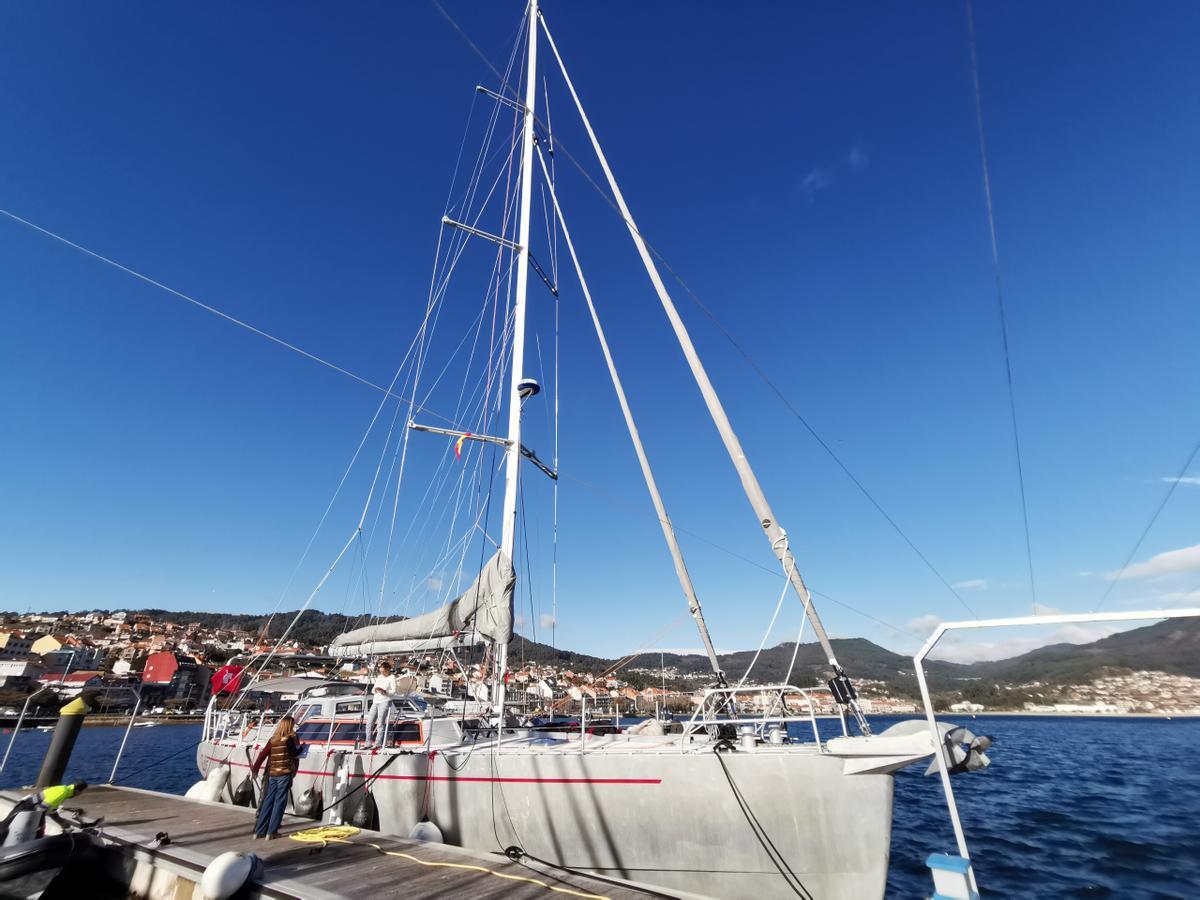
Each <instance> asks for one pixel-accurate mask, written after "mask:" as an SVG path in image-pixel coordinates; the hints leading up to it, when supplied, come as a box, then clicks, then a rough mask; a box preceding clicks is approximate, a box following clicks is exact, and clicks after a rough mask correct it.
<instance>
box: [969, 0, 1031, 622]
mask: <svg viewBox="0 0 1200 900" xmlns="http://www.w3.org/2000/svg"><path fill="white" fill-rule="evenodd" d="M966 6H967V35H968V41H969V43H970V47H971V84H972V86H973V87H974V89H975V128H976V132H977V133H978V135H979V162H980V166H981V168H982V171H983V196H984V199H985V200H986V201H987V223H988V236H989V237H990V238H991V243H992V273H993V275H994V276H995V280H996V309H997V310H998V312H999V314H1000V338H1001V343H1002V345H1003V347H1004V376H1005V380H1006V381H1007V383H1008V412H1009V418H1010V420H1011V422H1012V438H1013V453H1014V455H1015V456H1016V462H1017V487H1018V488H1019V490H1020V495H1021V523H1022V525H1023V526H1024V529H1025V561H1026V563H1027V564H1028V567H1029V596H1030V598H1031V599H1032V601H1033V602H1034V603H1037V583H1036V582H1035V581H1034V577H1033V543H1032V542H1031V541H1030V539H1029V503H1028V501H1027V500H1026V496H1025V467H1024V464H1023V463H1022V461H1021V433H1020V429H1018V427H1017V400H1016V395H1015V392H1014V391H1013V374H1012V357H1011V354H1010V353H1009V347H1008V316H1007V314H1006V312H1005V308H1004V287H1003V283H1002V281H1001V278H1000V250H999V245H998V244H997V241H996V211H995V208H994V206H993V204H992V178H991V165H990V163H989V162H988V152H987V135H986V133H985V132H984V127H983V92H982V91H981V90H980V88H979V54H978V53H977V52H976V49H975V10H974V6H973V4H972V2H971V0H966Z"/></svg>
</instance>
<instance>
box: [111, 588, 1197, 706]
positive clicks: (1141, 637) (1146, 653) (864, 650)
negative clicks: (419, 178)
mask: <svg viewBox="0 0 1200 900" xmlns="http://www.w3.org/2000/svg"><path fill="white" fill-rule="evenodd" d="M97 611H98V612H106V611H104V610H97ZM130 612H131V613H138V614H143V615H148V616H151V617H152V618H154V619H158V620H171V621H175V622H179V623H182V624H187V623H190V622H199V623H200V624H201V625H203V626H205V627H207V628H218V629H222V628H228V629H238V630H242V631H248V632H252V633H257V632H258V631H259V630H260V629H262V628H263V627H264V626H265V625H266V624H267V622H268V620H270V627H269V635H270V636H271V637H274V638H278V637H279V636H280V635H281V634H283V631H284V629H285V628H287V626H288V625H289V623H291V621H292V619H294V618H295V616H296V612H297V611H296V610H291V611H288V612H281V613H278V614H276V615H275V616H274V617H269V616H267V615H244V614H237V613H205V612H172V611H169V610H163V609H143V610H131V611H130ZM393 619H394V617H393ZM393 619H387V620H386V621H392V620H393ZM366 623H367V619H366V617H364V616H357V617H354V616H344V615H339V614H337V613H325V612H321V611H319V610H309V611H307V612H305V613H304V615H303V616H301V617H300V620H299V622H297V623H296V626H295V628H293V629H292V632H291V636H292V637H294V638H296V639H297V640H299V641H304V642H309V643H313V644H318V645H324V644H328V643H329V642H330V641H332V640H333V639H334V638H335V637H337V636H338V635H339V634H342V633H343V632H345V631H348V630H350V629H353V628H357V627H359V626H360V625H364V624H366ZM833 646H834V651H835V652H836V653H837V656H838V660H839V662H841V664H842V665H843V666H844V667H845V668H846V671H847V672H849V673H850V675H851V676H852V677H854V678H857V679H872V680H876V681H882V682H884V683H885V684H886V685H887V686H888V688H889V690H891V691H893V692H895V693H897V694H900V695H904V696H915V695H916V679H915V677H914V676H913V669H912V658H911V657H908V656H903V655H901V654H899V653H893V652H892V651H891V650H887V649H885V648H883V647H880V646H879V645H878V644H874V643H872V642H871V641H868V640H865V639H863V638H851V639H843V640H834V641H833ZM794 648H795V644H794V643H793V642H788V643H783V644H778V645H777V646H774V647H768V648H764V649H763V651H762V654H761V655H760V656H759V659H758V662H757V663H756V664H755V668H754V674H753V679H754V680H755V681H757V682H759V683H763V682H778V681H782V680H783V678H784V677H785V676H786V675H787V671H788V665H789V663H790V662H791V658H792V652H793V650H794ZM467 655H468V656H469V655H470V654H467ZM753 656H754V651H752V650H740V651H737V652H735V653H725V654H722V655H721V656H720V657H719V661H720V663H721V667H722V668H723V669H724V671H725V673H726V674H727V675H728V676H729V677H730V678H731V679H733V678H740V677H741V676H742V673H744V672H745V671H746V667H747V666H748V665H749V664H750V660H751V659H752V658H753ZM510 658H511V659H512V660H513V661H514V663H524V662H536V663H542V664H553V665H556V666H560V667H563V668H569V669H575V670H578V671H582V672H602V671H606V670H608V669H610V668H612V666H613V665H614V664H615V663H616V662H617V661H616V660H613V659H606V658H604V657H599V656H591V655H588V654H585V653H577V652H575V651H572V650H564V649H560V648H555V647H551V646H549V645H548V644H544V643H539V642H536V641H532V640H529V639H528V638H525V637H523V636H521V635H517V637H516V638H515V639H514V641H513V644H512V646H511V649H510ZM660 664H661V665H665V666H666V668H668V669H674V670H675V671H676V672H677V673H679V674H680V675H688V674H697V675H699V674H703V673H705V672H707V671H708V669H709V664H708V659H707V658H706V657H704V656H701V655H695V654H687V655H684V654H678V653H664V654H659V653H653V652H651V653H643V654H641V655H639V656H637V657H635V658H634V659H633V660H631V661H630V662H628V663H627V664H626V665H624V666H622V668H621V673H622V675H621V677H622V678H628V679H629V680H631V681H634V682H640V681H646V682H647V683H652V682H653V681H655V680H656V679H653V678H651V677H650V676H649V675H648V674H647V675H646V676H643V677H637V676H632V677H631V676H630V674H629V673H630V670H631V669H639V668H640V669H648V670H653V671H654V672H657V671H658V669H659V666H660ZM925 668H926V671H927V672H928V673H929V676H930V681H931V687H932V688H933V689H934V690H956V689H959V688H962V687H963V686H964V685H968V684H970V685H980V684H987V685H995V684H1001V683H1008V684H1024V683H1029V682H1033V681H1041V682H1043V683H1047V684H1057V685H1063V684H1079V683H1084V682H1087V681H1090V680H1091V679H1093V678H1094V677H1096V676H1098V675H1099V674H1101V672H1102V671H1104V670H1110V669H1148V670H1153V671H1160V672H1167V673H1171V674H1175V675H1188V676H1192V677H1198V678H1200V620H1195V619H1177V620H1170V621H1166V622H1160V623H1157V624H1155V625H1148V626H1146V627H1144V628H1136V629H1134V630H1132V631H1124V632H1121V633H1120V634H1115V635H1112V636H1111V637H1107V638H1103V639H1101V640H1098V641H1095V642H1094V643H1091V644H1054V645H1052V646H1049V647H1041V648H1039V649H1037V650H1033V651H1030V652H1029V653H1025V654H1022V655H1020V656H1016V657H1012V658H1011V659H1003V660H996V661H989V662H978V663H971V664H969V665H964V664H960V663H950V662H941V661H931V662H928V663H926V667H925ZM828 677H829V665H828V663H827V662H826V660H825V656H824V653H823V652H822V651H821V648H820V646H819V645H818V644H815V643H809V644H801V645H800V650H799V652H798V653H797V655H796V662H795V666H794V668H793V670H792V678H791V681H792V683H793V684H796V685H800V686H805V685H812V684H815V683H819V682H824V681H825V680H826V679H827V678H828Z"/></svg>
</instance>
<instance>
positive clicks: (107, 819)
mask: <svg viewBox="0 0 1200 900" xmlns="http://www.w3.org/2000/svg"><path fill="white" fill-rule="evenodd" d="M67 805H68V806H71V807H73V808H78V809H82V810H83V815H84V817H85V818H86V819H95V818H98V817H101V816H103V817H104V823H103V825H102V832H103V835H104V838H105V840H106V841H108V842H111V843H112V844H114V845H116V846H117V847H119V848H121V850H122V852H124V853H125V854H127V855H129V856H131V857H133V858H135V859H136V860H138V861H139V862H141V863H143V864H144V863H150V864H152V865H153V867H154V869H155V870H156V871H161V872H170V873H172V874H173V875H176V876H178V877H180V878H183V879H186V880H188V881H194V882H198V881H199V880H200V876H201V874H202V873H203V871H204V869H205V867H206V866H207V865H208V864H209V863H210V862H211V861H212V860H213V859H214V858H216V857H217V856H219V855H220V854H222V853H225V852H227V851H231V850H232V851H237V852H243V853H246V852H253V853H254V854H256V855H257V856H258V857H259V858H260V859H261V860H262V861H263V864H264V866H265V874H264V876H263V879H262V882H261V885H260V888H259V894H260V896H263V897H280V898H303V900H340V898H351V897H352V898H355V900H363V898H368V897H369V898H372V900H374V898H387V897H405V898H424V897H471V898H479V900H485V898H500V897H505V898H563V897H584V898H612V900H626V898H648V897H677V896H688V895H680V894H676V893H668V892H665V891H659V890H655V889H652V888H647V887H644V886H640V885H636V884H633V883H630V882H622V881H619V880H615V879H607V878H604V879H601V878H596V877H592V876H590V875H585V874H576V873H573V872H567V871H563V870H561V869H555V868H552V867H548V866H542V865H540V864H537V863H534V862H533V861H531V860H527V859H526V860H522V861H521V862H513V861H511V860H509V859H507V858H506V857H504V856H502V855H500V854H488V853H478V852H474V851H468V850H463V849H461V848H458V847H451V846H447V845H445V844H428V843H421V842H419V841H410V840H406V839H402V838H397V837H392V836H388V835H383V834H380V833H378V832H374V831H361V832H359V833H357V834H355V835H352V836H350V837H347V838H345V839H344V840H339V841H333V842H327V843H324V844H322V843H320V842H317V843H313V842H307V841H301V840H297V839H295V838H291V837H289V836H290V835H294V834H296V833H298V832H302V831H305V830H307V829H312V828H314V827H316V826H317V825H318V823H315V822H313V821H312V820H310V819H302V818H298V817H296V816H290V815H289V816H286V817H285V818H284V824H283V827H282V828H281V829H280V837H279V839H277V840H273V841H266V840H257V841H256V840H252V833H253V829H254V818H255V812H254V810H251V809H243V808H241V807H237V806H230V805H228V804H223V803H209V802H205V801H200V800H186V799H184V798H183V797H177V796H175V795H173V794H160V793H156V792H153V791H143V790H138V789H136V788H126V787H112V786H103V787H92V788H88V790H87V791H86V792H85V793H83V794H81V795H80V796H79V797H78V798H76V799H74V800H72V801H70V802H69V803H68V804H67ZM164 831H165V832H167V834H168V835H169V836H170V842H169V843H168V844H166V845H165V846H162V847H156V846H155V836H156V835H157V834H158V833H159V832H164Z"/></svg>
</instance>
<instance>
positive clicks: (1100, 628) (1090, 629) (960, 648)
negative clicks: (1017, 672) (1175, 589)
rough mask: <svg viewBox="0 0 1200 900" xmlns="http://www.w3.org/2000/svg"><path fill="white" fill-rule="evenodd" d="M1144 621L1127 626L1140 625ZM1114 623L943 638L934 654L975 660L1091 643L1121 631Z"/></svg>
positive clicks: (962, 659)
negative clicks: (975, 638)
mask: <svg viewBox="0 0 1200 900" xmlns="http://www.w3.org/2000/svg"><path fill="white" fill-rule="evenodd" d="M1139 624H1141V623H1135V624H1133V625H1128V626H1125V627H1126V628H1136V627H1138V625H1139ZM1121 630H1123V629H1121V628H1114V627H1112V626H1111V625H1064V626H1062V627H1061V628H1057V629H1055V630H1054V631H1052V632H1051V633H1049V634H1043V635H1040V636H1039V635H1022V636H1020V637H1012V638H1007V639H1005V640H1000V641H991V642H988V641H983V642H966V641H963V640H961V636H960V635H955V637H958V638H959V640H954V641H951V640H948V639H947V640H943V641H942V642H941V643H940V644H938V646H937V649H935V650H934V651H933V653H932V654H931V656H932V657H933V658H935V659H940V660H945V661H946V662H956V663H973V662H980V661H982V660H993V659H1008V658H1009V657H1013V656H1020V655H1021V654H1022V653H1028V652H1029V651H1030V650H1036V649H1037V648H1039V647H1046V646H1048V645H1050V644H1090V643H1092V641H1098V640H1100V638H1105V637H1108V636H1109V635H1111V634H1116V633H1117V632H1118V631H1121Z"/></svg>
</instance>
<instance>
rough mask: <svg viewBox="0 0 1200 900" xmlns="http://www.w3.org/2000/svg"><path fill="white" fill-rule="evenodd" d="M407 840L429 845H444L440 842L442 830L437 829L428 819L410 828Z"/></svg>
mask: <svg viewBox="0 0 1200 900" xmlns="http://www.w3.org/2000/svg"><path fill="white" fill-rule="evenodd" d="M408 838H409V840H412V841H425V842H426V843H430V844H441V843H444V841H443V840H442V829H440V828H438V827H437V826H436V825H434V824H433V823H432V822H430V821H429V820H428V819H424V820H422V821H420V822H418V823H417V824H416V825H414V826H413V827H412V831H410V832H409V833H408Z"/></svg>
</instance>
